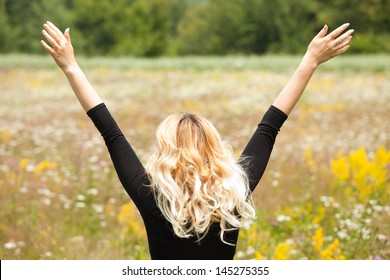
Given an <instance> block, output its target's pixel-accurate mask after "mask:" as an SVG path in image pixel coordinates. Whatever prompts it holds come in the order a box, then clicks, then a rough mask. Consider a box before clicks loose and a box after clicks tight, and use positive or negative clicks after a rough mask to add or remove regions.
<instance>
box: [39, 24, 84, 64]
mask: <svg viewBox="0 0 390 280" xmlns="http://www.w3.org/2000/svg"><path fill="white" fill-rule="evenodd" d="M43 28H44V29H43V30H42V34H43V36H44V37H45V38H46V39H47V41H48V42H49V44H50V45H51V46H49V45H48V44H47V43H46V42H45V41H43V40H41V45H42V47H43V48H44V49H45V50H46V51H47V52H48V53H49V54H50V55H51V56H52V57H53V59H54V61H55V62H56V63H57V65H58V66H59V67H60V68H61V69H62V70H63V71H64V72H66V71H68V70H69V69H70V68H72V67H75V66H76V67H77V66H78V65H77V62H76V59H75V56H74V52H73V46H72V43H71V40H70V35H69V28H67V29H66V30H65V32H64V33H62V32H61V31H60V30H59V29H58V28H57V27H56V26H55V25H54V24H53V23H51V22H50V21H47V22H46V23H45V24H43Z"/></svg>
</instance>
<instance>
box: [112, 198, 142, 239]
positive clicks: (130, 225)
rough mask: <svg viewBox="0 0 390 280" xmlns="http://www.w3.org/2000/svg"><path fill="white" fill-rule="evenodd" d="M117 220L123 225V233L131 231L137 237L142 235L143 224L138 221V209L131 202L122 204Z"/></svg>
mask: <svg viewBox="0 0 390 280" xmlns="http://www.w3.org/2000/svg"><path fill="white" fill-rule="evenodd" d="M117 220H118V222H119V223H120V224H121V225H123V230H124V231H125V233H128V232H131V233H132V234H134V235H136V236H137V237H144V228H143V225H142V224H141V223H140V222H139V217H138V211H137V209H136V207H135V206H134V204H133V203H132V202H128V203H126V204H124V205H122V208H121V211H120V212H119V214H118V216H117Z"/></svg>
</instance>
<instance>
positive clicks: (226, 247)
mask: <svg viewBox="0 0 390 280" xmlns="http://www.w3.org/2000/svg"><path fill="white" fill-rule="evenodd" d="M43 26H44V29H43V30H42V34H43V36H44V37H45V38H46V40H47V41H48V43H49V44H47V43H45V42H44V41H43V40H41V45H42V47H43V48H44V49H45V50H46V51H47V52H48V53H49V54H50V55H51V56H52V57H53V59H54V61H55V62H56V63H57V65H58V66H59V67H60V68H61V69H62V70H63V72H64V73H65V75H66V77H67V78H68V81H69V83H70V85H71V87H72V89H73V91H74V93H75V94H76V96H77V98H78V100H79V102H80V104H81V105H82V107H83V108H84V110H85V111H86V112H87V114H88V116H89V117H90V118H91V119H92V121H93V122H94V124H95V126H96V127H97V129H98V130H99V131H100V133H101V134H102V136H103V138H104V140H105V143H106V145H107V147H108V150H109V152H110V155H111V158H112V161H113V163H114V166H115V169H116V171H117V174H118V177H119V179H120V180H121V183H122V185H123V187H124V188H125V190H126V191H127V193H128V194H129V196H130V198H131V199H132V200H133V202H134V203H135V204H136V206H137V208H138V210H139V211H140V213H141V216H142V218H143V221H144V224H145V228H146V232H147V235H148V243H149V250H150V254H151V257H152V259H233V257H234V254H235V251H236V247H235V245H236V243H237V238H238V232H239V228H240V227H242V226H244V225H245V224H247V223H248V222H251V221H253V219H254V218H255V211H254V209H253V206H252V204H251V200H250V195H251V193H252V192H253V191H254V189H255V187H256V185H257V183H258V182H259V180H260V178H261V176H262V174H263V172H264V170H265V167H266V165H267V162H268V159H269V157H270V154H271V150H272V147H273V144H274V142H275V138H276V135H277V133H278V131H279V129H280V128H281V126H282V125H283V123H284V121H285V120H286V119H287V116H288V115H289V113H290V112H291V110H292V109H293V108H294V106H295V104H296V103H297V102H298V100H299V98H300V96H301V95H302V93H303V91H304V89H305V87H306V85H307V83H308V82H309V80H310V78H311V76H312V75H313V73H314V71H315V70H316V69H317V67H318V66H319V65H320V64H321V63H323V62H325V61H327V60H329V59H331V58H333V57H335V56H337V55H339V54H342V53H344V52H345V51H346V50H347V49H348V47H349V45H348V44H349V42H350V41H351V39H352V36H351V35H352V33H353V30H352V29H351V30H348V31H346V32H344V31H345V30H346V29H347V28H348V26H349V24H344V25H341V26H340V27H338V28H337V29H335V30H334V31H333V32H331V33H330V34H328V35H327V33H328V27H327V26H326V25H325V26H324V27H323V29H322V30H321V31H320V32H319V33H318V34H317V35H316V36H315V37H314V38H313V40H312V41H311V43H310V44H309V46H308V48H307V52H306V54H305V55H304V57H303V59H302V61H301V63H300V64H299V66H298V68H297V70H296V71H295V73H294V74H293V76H292V78H291V79H290V81H289V82H288V83H287V84H286V86H285V87H284V88H283V90H282V91H281V93H280V94H279V95H278V97H277V98H276V100H275V101H274V103H273V104H272V106H271V107H270V108H269V110H268V111H267V112H266V113H265V115H264V117H263V119H262V121H261V123H260V124H259V126H258V127H257V129H256V131H255V133H254V134H253V136H252V138H251V139H250V141H249V143H248V145H247V146H246V148H245V149H244V151H243V153H242V155H241V157H240V159H239V161H238V162H237V161H235V160H234V159H233V156H232V152H231V151H230V150H229V149H228V148H227V147H225V146H224V145H223V144H222V142H221V139H220V137H219V134H218V132H217V131H216V130H215V128H214V127H213V125H212V124H211V123H210V122H208V121H207V120H206V119H204V118H203V117H201V116H199V115H196V114H174V115H171V116H169V117H168V118H167V119H165V120H164V121H163V122H162V123H161V124H160V126H159V127H158V129H157V132H156V136H157V143H156V146H155V152H154V154H153V155H152V156H151V158H150V160H149V163H148V164H147V165H146V168H144V166H143V165H142V164H141V162H140V161H139V159H138V158H137V156H136V154H135V152H134V151H133V149H132V148H131V146H130V145H129V143H128V142H127V141H126V139H125V137H124V135H123V134H122V132H121V130H120V129H119V128H118V126H117V124H116V122H115V120H114V119H113V118H112V116H111V115H110V113H109V111H108V109H107V107H106V106H105V105H104V103H103V101H102V100H101V99H100V97H99V95H98V94H97V93H96V91H95V90H94V88H93V87H92V85H91V84H90V83H89V81H88V80H87V78H86V77H85V75H84V73H83V71H82V70H81V68H80V67H79V66H78V64H77V62H76V60H75V56H74V52H73V47H72V44H71V40H70V35H69V28H68V29H66V30H65V32H64V33H62V32H61V31H60V30H59V29H58V28H57V27H56V26H55V25H54V24H52V23H51V22H46V23H45V24H44V25H43Z"/></svg>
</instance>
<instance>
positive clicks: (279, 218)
mask: <svg viewBox="0 0 390 280" xmlns="http://www.w3.org/2000/svg"><path fill="white" fill-rule="evenodd" d="M276 220H277V221H278V222H289V221H291V217H290V216H287V215H279V216H277V217H276Z"/></svg>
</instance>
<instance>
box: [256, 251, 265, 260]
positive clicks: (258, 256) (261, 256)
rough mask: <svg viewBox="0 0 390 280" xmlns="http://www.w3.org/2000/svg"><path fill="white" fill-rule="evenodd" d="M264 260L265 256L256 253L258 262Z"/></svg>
mask: <svg viewBox="0 0 390 280" xmlns="http://www.w3.org/2000/svg"><path fill="white" fill-rule="evenodd" d="M263 258H264V257H263V255H262V254H261V253H260V252H259V251H256V253H255V259H256V260H262V259H263Z"/></svg>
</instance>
